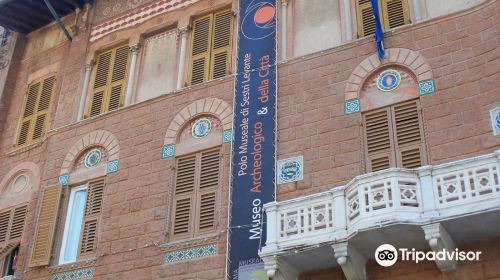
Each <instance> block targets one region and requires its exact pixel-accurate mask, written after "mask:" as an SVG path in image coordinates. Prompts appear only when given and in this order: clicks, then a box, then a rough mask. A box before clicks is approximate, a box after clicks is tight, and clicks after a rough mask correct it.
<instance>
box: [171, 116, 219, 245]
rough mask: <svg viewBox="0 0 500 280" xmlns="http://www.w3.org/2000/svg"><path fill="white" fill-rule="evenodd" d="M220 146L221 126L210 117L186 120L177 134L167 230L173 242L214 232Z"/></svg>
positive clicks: (217, 120)
mask: <svg viewBox="0 0 500 280" xmlns="http://www.w3.org/2000/svg"><path fill="white" fill-rule="evenodd" d="M221 144H222V124H221V122H220V120H219V119H217V118H215V117H213V116H211V115H205V116H200V117H196V118H194V119H193V120H191V121H188V122H187V124H185V126H184V127H183V129H182V131H181V133H180V134H179V135H178V137H177V144H176V157H175V187H174V191H173V204H172V205H173V206H172V218H171V227H170V229H171V230H170V235H171V237H172V238H173V239H184V238H193V237H196V236H200V235H204V234H207V233H210V232H213V231H214V230H215V227H216V214H215V213H216V205H217V199H218V195H217V193H218V191H219V184H220V178H219V177H220V165H221Z"/></svg>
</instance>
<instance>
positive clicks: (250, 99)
mask: <svg viewBox="0 0 500 280" xmlns="http://www.w3.org/2000/svg"><path fill="white" fill-rule="evenodd" d="M276 7H277V6H276V0H240V1H239V15H238V20H239V22H238V27H239V29H238V53H237V63H236V64H237V71H236V72H237V75H236V81H235V91H234V94H235V97H234V120H233V121H234V122H233V129H234V141H233V150H232V182H231V188H232V190H231V212H230V214H231V217H230V229H229V230H230V233H229V234H230V235H229V266H228V267H229V271H228V273H229V279H230V280H243V279H245V280H247V279H267V275H266V272H265V271H264V264H263V263H262V260H261V259H260V258H259V255H258V251H259V249H260V248H261V246H263V245H264V244H265V240H266V236H265V220H266V219H265V217H264V214H263V205H264V204H265V203H267V202H271V201H273V200H274V195H275V193H274V192H275V177H276V176H275V154H276V152H275V148H276V24H277V20H276V16H277V9H276Z"/></svg>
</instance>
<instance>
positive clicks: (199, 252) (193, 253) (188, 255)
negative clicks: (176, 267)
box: [165, 244, 217, 263]
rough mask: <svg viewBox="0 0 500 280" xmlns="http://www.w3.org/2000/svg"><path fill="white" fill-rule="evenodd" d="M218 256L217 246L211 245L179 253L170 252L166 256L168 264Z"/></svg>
mask: <svg viewBox="0 0 500 280" xmlns="http://www.w3.org/2000/svg"><path fill="white" fill-rule="evenodd" d="M215 254H217V245H216V244H210V245H205V246H200V247H194V248H189V249H184V250H179V251H173V252H168V253H167V254H166V255H165V262H166V263H173V262H179V261H185V260H191V259H197V258H203V257H208V256H213V255H215Z"/></svg>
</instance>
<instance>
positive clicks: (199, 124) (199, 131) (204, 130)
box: [191, 118, 212, 138]
mask: <svg viewBox="0 0 500 280" xmlns="http://www.w3.org/2000/svg"><path fill="white" fill-rule="evenodd" d="M211 129H212V122H211V121H210V120H209V119H206V118H202V119H199V120H197V121H196V122H195V123H194V124H193V128H192V129H191V135H192V136H193V137H194V138H203V137H205V136H207V135H208V134H209V133H210V130H211Z"/></svg>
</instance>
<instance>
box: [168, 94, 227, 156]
mask: <svg viewBox="0 0 500 280" xmlns="http://www.w3.org/2000/svg"><path fill="white" fill-rule="evenodd" d="M201 114H211V115H214V116H216V117H217V118H218V119H219V120H220V121H221V123H222V129H223V130H229V129H231V127H232V121H233V113H232V107H231V105H229V104H228V103H227V102H225V101H224V100H221V99H217V98H205V99H201V100H197V101H195V102H193V103H191V104H189V105H188V106H186V107H184V109H182V110H181V111H180V112H179V113H178V114H177V115H176V116H175V117H174V119H173V120H172V122H171V123H170V125H169V126H168V129H167V132H166V133H165V138H164V141H163V145H164V146H168V145H172V144H175V140H176V136H177V135H178V133H179V132H180V131H181V130H182V128H183V126H184V124H185V123H186V122H188V121H189V120H191V119H192V118H194V117H195V116H198V115H201Z"/></svg>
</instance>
